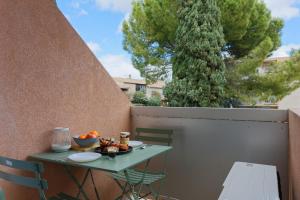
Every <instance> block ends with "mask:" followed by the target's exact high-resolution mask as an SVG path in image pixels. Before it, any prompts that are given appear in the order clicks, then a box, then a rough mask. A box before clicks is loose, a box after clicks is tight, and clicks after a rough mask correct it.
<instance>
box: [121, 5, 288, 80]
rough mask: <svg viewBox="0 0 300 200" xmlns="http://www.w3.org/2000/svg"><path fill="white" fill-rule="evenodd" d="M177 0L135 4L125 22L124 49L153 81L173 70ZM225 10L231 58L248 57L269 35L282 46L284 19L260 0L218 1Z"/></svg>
mask: <svg viewBox="0 0 300 200" xmlns="http://www.w3.org/2000/svg"><path fill="white" fill-rule="evenodd" d="M178 2H179V1H176V0H143V1H136V2H134V3H133V11H132V14H131V16H130V17H129V20H128V21H125V22H124V24H123V33H124V48H125V50H127V51H128V52H129V53H130V54H131V55H132V62H133V65H134V66H135V67H136V68H137V69H138V70H139V71H140V72H141V75H142V76H144V77H145V78H146V79H147V80H149V81H155V80H157V79H164V78H166V77H167V76H168V75H169V73H171V72H172V65H173V58H174V56H175V42H176V40H175V33H176V30H177V28H178V23H179V22H178V21H179V20H178V15H177V11H178V9H179V8H180V5H179V4H178ZM217 2H218V5H219V7H220V9H221V16H222V17H221V19H222V20H221V22H222V25H223V29H224V35H225V36H224V37H225V41H226V45H224V49H223V51H226V52H227V54H228V55H229V56H230V57H233V58H237V59H239V58H241V57H245V56H247V55H248V54H249V53H250V52H251V51H252V50H253V49H255V48H256V47H257V46H258V45H259V44H260V43H261V42H262V41H264V40H265V39H266V38H267V37H269V38H270V39H271V41H272V43H273V44H272V48H271V49H270V51H269V52H268V54H267V55H269V54H270V52H271V51H272V50H274V49H277V48H278V47H279V46H280V31H281V29H282V27H283V22H282V20H279V19H272V18H271V15H270V11H269V10H268V9H267V8H266V6H265V4H264V3H263V2H262V1H258V0H217Z"/></svg>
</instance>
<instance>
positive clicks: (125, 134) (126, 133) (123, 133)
mask: <svg viewBox="0 0 300 200" xmlns="http://www.w3.org/2000/svg"><path fill="white" fill-rule="evenodd" d="M121 135H122V136H129V135H130V133H129V132H121Z"/></svg>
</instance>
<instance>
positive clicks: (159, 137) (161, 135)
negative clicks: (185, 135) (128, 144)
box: [135, 128, 173, 146]
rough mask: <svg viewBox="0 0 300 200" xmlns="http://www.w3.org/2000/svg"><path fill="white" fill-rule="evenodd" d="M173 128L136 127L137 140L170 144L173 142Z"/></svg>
mask: <svg viewBox="0 0 300 200" xmlns="http://www.w3.org/2000/svg"><path fill="white" fill-rule="evenodd" d="M172 135H173V130H171V129H156V128H136V136H135V139H136V140H142V141H145V142H155V143H159V144H163V145H168V146H170V145H171V143H172Z"/></svg>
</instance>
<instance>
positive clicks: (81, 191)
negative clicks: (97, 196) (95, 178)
mask: <svg viewBox="0 0 300 200" xmlns="http://www.w3.org/2000/svg"><path fill="white" fill-rule="evenodd" d="M64 169H65V170H66V172H67V174H68V176H69V177H70V178H71V179H72V180H73V182H74V183H75V184H76V186H77V187H78V189H79V191H78V194H77V198H78V197H79V195H80V194H82V195H83V197H84V199H85V200H89V198H88V197H87V195H86V193H85V191H84V190H83V185H84V183H85V181H86V179H87V176H88V174H89V170H90V169H88V170H87V172H86V173H85V177H84V180H83V182H82V183H81V184H80V183H79V181H78V180H77V178H76V177H75V176H74V175H73V174H72V172H71V170H70V168H69V167H68V166H67V165H64Z"/></svg>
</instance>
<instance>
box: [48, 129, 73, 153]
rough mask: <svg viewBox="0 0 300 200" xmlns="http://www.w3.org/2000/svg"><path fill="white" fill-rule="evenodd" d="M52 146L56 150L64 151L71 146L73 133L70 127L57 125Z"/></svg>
mask: <svg viewBox="0 0 300 200" xmlns="http://www.w3.org/2000/svg"><path fill="white" fill-rule="evenodd" d="M51 148H52V150H53V151H55V152H64V151H68V150H69V149H70V148H71V135H70V129H69V128H64V127H57V128H54V129H53V138H52V144H51Z"/></svg>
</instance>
